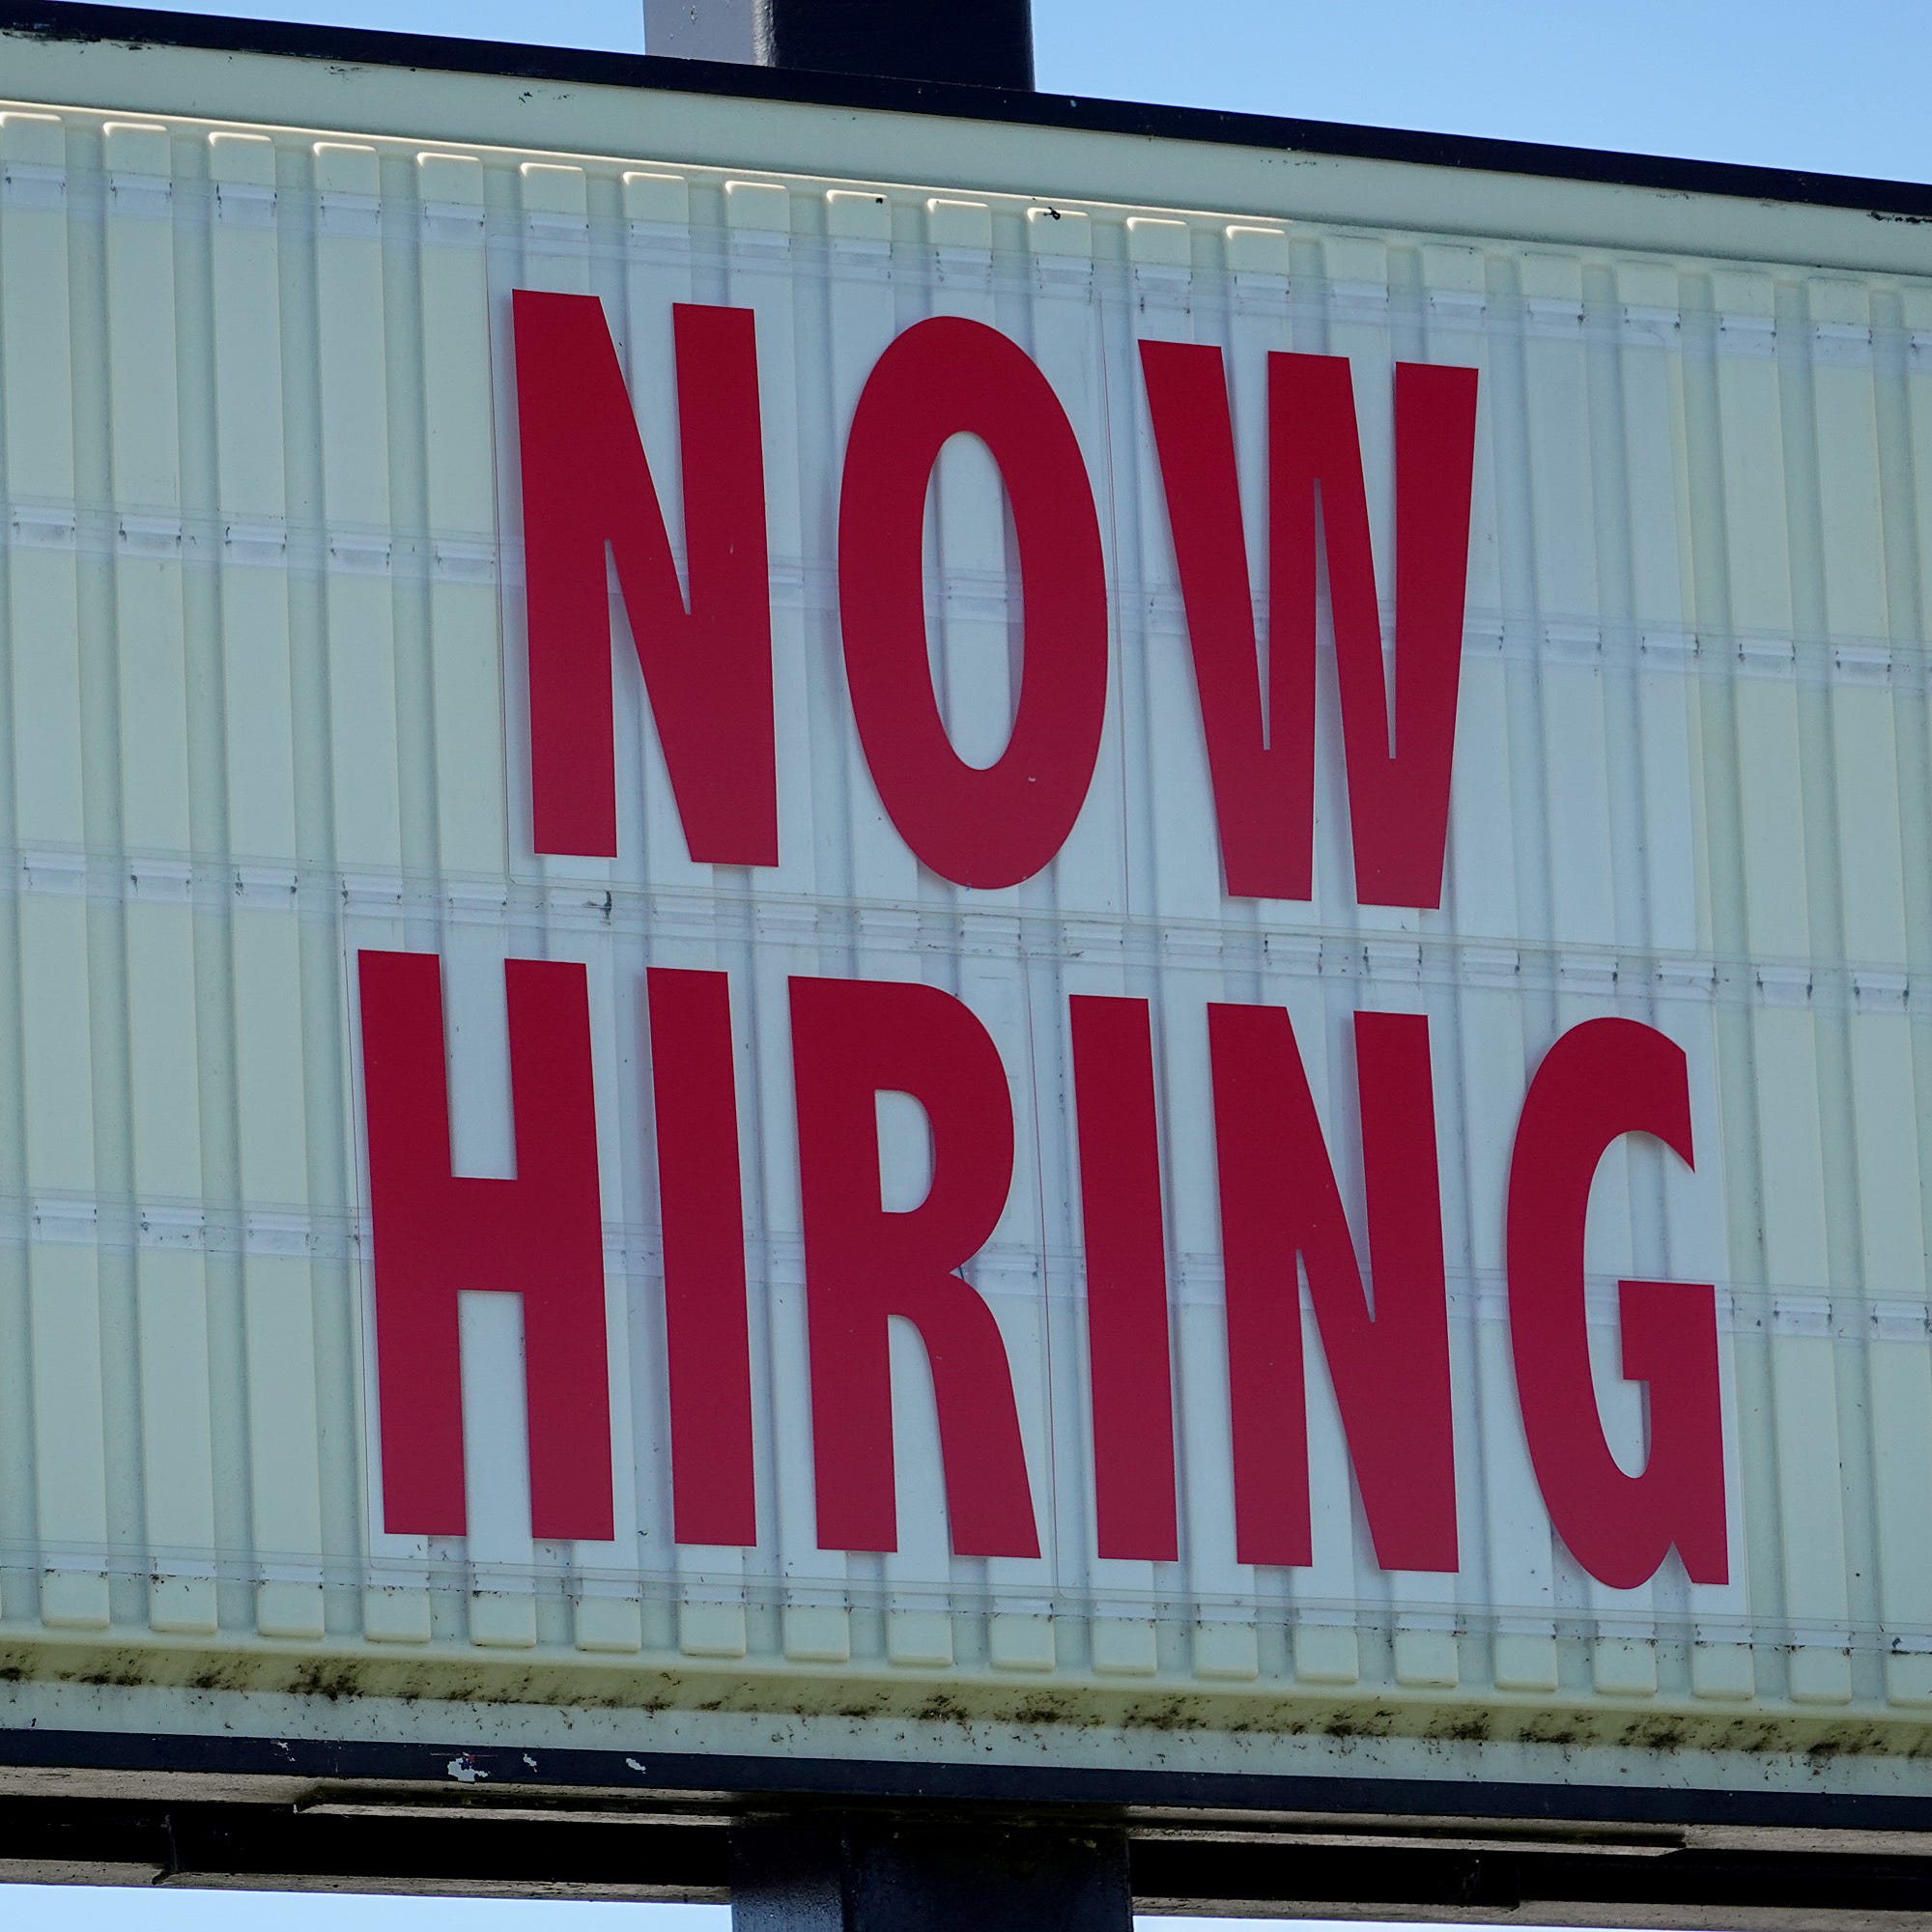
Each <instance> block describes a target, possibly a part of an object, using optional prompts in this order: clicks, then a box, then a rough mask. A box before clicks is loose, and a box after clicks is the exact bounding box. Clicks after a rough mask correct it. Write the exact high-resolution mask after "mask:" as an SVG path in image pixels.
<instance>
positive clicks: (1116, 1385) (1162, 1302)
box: [1069, 995, 1180, 1563]
mask: <svg viewBox="0 0 1932 1932" xmlns="http://www.w3.org/2000/svg"><path fill="white" fill-rule="evenodd" d="M1069 1004H1070V1006H1071V1008H1072V1026H1073V1095H1074V1107H1075V1111H1076V1114H1077V1117H1078V1121H1079V1131H1080V1219H1081V1225H1082V1228H1083V1230H1084V1237H1085V1244H1086V1251H1087V1358H1088V1362H1089V1364H1090V1365H1091V1374H1092V1380H1093V1391H1094V1513H1095V1518H1096V1523H1095V1527H1096V1530H1097V1534H1098V1548H1097V1550H1096V1552H1095V1553H1096V1554H1098V1555H1101V1556H1129V1557H1139V1558H1141V1559H1143V1560H1144V1561H1147V1562H1151V1563H1163V1562H1164V1563H1172V1562H1174V1561H1175V1559H1176V1558H1177V1557H1178V1556H1179V1554H1180V1532H1179V1525H1178V1524H1177V1522H1176V1509H1175V1486H1174V1388H1173V1369H1172V1361H1171V1355H1170V1350H1169V1348H1168V1335H1167V1241H1166V1236H1165V1235H1164V1233H1163V1232H1162V1224H1161V1212H1160V1143H1159V1140H1158V1138H1157V1136H1156V1126H1155V1121H1154V1100H1153V1040H1152V1036H1151V1028H1150V1025H1149V1020H1148V1003H1147V1002H1146V1001H1145V1000H1107V999H1087V998H1081V997H1079V996H1077V995H1076V996H1075V997H1074V999H1073V1000H1072V1001H1071V1002H1070V1003H1069Z"/></svg>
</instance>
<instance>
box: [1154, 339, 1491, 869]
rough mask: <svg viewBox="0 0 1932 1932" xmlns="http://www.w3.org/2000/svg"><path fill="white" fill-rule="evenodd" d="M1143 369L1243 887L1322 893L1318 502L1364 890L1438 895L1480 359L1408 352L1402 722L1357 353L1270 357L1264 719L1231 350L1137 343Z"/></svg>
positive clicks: (1219, 808)
mask: <svg viewBox="0 0 1932 1932" xmlns="http://www.w3.org/2000/svg"><path fill="white" fill-rule="evenodd" d="M1141 368H1142V372H1143V374H1144V375H1145V377H1146V381H1147V389H1148V406H1149V409H1150V411H1151V415H1152V419H1153V434H1154V445H1155V448H1156V450H1157V451H1158V453H1159V457H1160V471H1161V484H1162V488H1163V489H1164V491H1165V493H1166V496H1167V515H1168V524H1169V526H1170V528H1171V529H1172V531H1173V535H1174V552H1175V562H1176V565H1177V567H1178V569H1179V573H1180V591H1181V601H1182V603H1183V605H1184V606H1185V608H1186V611H1187V634H1188V639H1189V642H1190V644H1191V646H1192V648H1193V654H1194V677H1195V683H1196V686H1197V688H1198V690H1199V692H1200V696H1201V720H1202V725H1203V726H1204V728H1205V730H1206V732H1207V737H1208V772H1209V775H1210V777H1211V779H1212V781H1213V787H1214V810H1215V813H1216V815H1217V817H1218V818H1219V820H1220V826H1221V859H1222V866H1223V868H1224V870H1225V872H1226V875H1227V881H1228V890H1229V892H1231V893H1235V894H1238V895H1243V896H1246V897H1252V898H1284V899H1305V898H1308V897H1309V896H1310V895H1311V894H1312V890H1313V885H1312V880H1313V867H1314V831H1315V611H1316V603H1315V590H1316V563H1315V554H1316V529H1317V525H1318V515H1319V523H1320V528H1321V534H1322V538H1323V543H1324V547H1325V550H1326V554H1327V561H1328V592H1329V600H1330V604H1331V606H1332V609H1333V611H1334V619H1335V654H1336V664H1337V669H1338V672H1339V677H1340V685H1341V693H1342V739H1343V753H1344V760H1345V763H1346V765H1347V768H1348V781H1349V822H1350V835H1351V837H1352V839H1353V844H1354V853H1355V891H1356V894H1357V895H1358V896H1359V897H1360V899H1361V900H1362V902H1363V903H1364V904H1367V905H1399V906H1435V905H1439V904H1440V903H1441V902H1442V862H1443V849H1444V844H1445V841H1446V839H1447V837H1448V826H1449V774H1450V764H1451V760H1452V758H1453V756H1454V754H1455V749H1456V697H1457V692H1458V688H1459V685H1460V682H1461V675H1462V662H1463V586H1464V579H1465V575H1466V571H1467V563H1468V550H1469V491H1470V478H1471V474H1472V471H1473V469H1474V464H1475V434H1476V372H1475V370H1473V369H1452V368H1443V367H1439V366H1435V365H1432V364H1428V363H1409V362H1399V363H1397V364H1396V371H1395V433H1396V485H1395V490H1396V500H1395V521H1396V559H1395V567H1396V599H1395V602H1396V618H1395V635H1396V651H1395V662H1396V677H1395V720H1394V728H1393V732H1391V728H1390V720H1389V702H1388V686H1387V682H1386V679H1385V677H1384V675H1383V670H1382V638H1381V621H1380V616H1379V613H1378V603H1377V588H1376V570H1375V559H1374V557H1373V555H1372V554H1371V548H1370V542H1369V511H1368V500H1367V497H1366V496H1365V494H1364V491H1363V486H1362V453H1361V444H1360V441H1359V440H1358V438H1357V434H1356V428H1355V393H1354V387H1353V384H1352V381H1351V379H1350V370H1349V362H1348V358H1347V357H1346V356H1340V355H1270V356H1269V357H1268V609H1269V611H1270V613H1271V615H1270V623H1269V630H1268V693H1267V705H1266V711H1265V715H1264V710H1263V704H1262V687H1261V670H1260V666H1259V663H1258V660H1257V654H1256V648H1255V626H1254V605H1253V599H1252V596H1251V594H1250V590H1249V584H1248V560H1247V546H1246V544H1245V543H1244V541H1243V539H1242V535H1241V505H1240V497H1239V491H1238V487H1237V485H1236V478H1235V437H1234V429H1233V426H1232V424H1231V422H1230V419H1229V410H1228V383H1227V376H1226V373H1225V371H1224V369H1223V366H1222V361H1221V352H1220V351H1219V350H1218V349H1214V348H1209V347H1207V346H1204V345H1198V344H1194V343H1176V342H1143V343H1142V344H1141Z"/></svg>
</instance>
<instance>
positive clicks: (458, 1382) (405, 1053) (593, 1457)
mask: <svg viewBox="0 0 1932 1932" xmlns="http://www.w3.org/2000/svg"><path fill="white" fill-rule="evenodd" d="M357 963H358V968H359V977H360V980H361V986H362V1080H363V1087H364V1105H365V1107H366V1109H367V1113H368V1122H369V1202H370V1209H371V1218H372V1220H373V1222H374V1224H375V1236H376V1380H377V1391H378V1400H379V1401H380V1404H381V1406H382V1417H383V1526H384V1528H385V1529H387V1530H389V1531H391V1532H401V1533H402V1534H404V1535H411V1536H461V1535H462V1534H463V1531H464V1506H463V1504H464V1499H463V1382H462V1377H461V1374H460V1363H459V1354H460V1350H459V1345H458V1341H457V1321H456V1297H457V1293H458V1292H459V1291H460V1290H462V1289H499V1290H502V1291H504V1292H506V1293H512V1294H521V1295H522V1296H523V1297H524V1373H525V1378H526V1402H527V1403H528V1406H529V1440H530V1530H531V1533H532V1534H533V1535H535V1536H544V1537H551V1536H554V1537H582V1538H583V1539H585V1540H587V1541H590V1542H604V1541H607V1540H608V1539H609V1538H610V1537H611V1535H612V1534H613V1531H612V1528H611V1391H610V1385H609V1379H608V1376H609V1371H608V1369H607V1366H606V1351H605V1334H604V1224H603V1217H602V1213H601V1211H600V1209H599V1207H598V1197H597V1113H596V1107H595V1103H594V1102H593V1100H592V1097H591V1089H590V1005H589V997H588V993H587V990H586V985H585V979H584V972H583V968H582V966H576V965H567V964H557V963H552V962H549V961H545V960H540V959H506V960H505V961H504V962H503V984H504V990H505V992H506V994H507V996H508V1000H509V1009H510V1087H511V1095H512V1098H511V1106H512V1109H513V1111H514V1114H515V1119H516V1147H517V1178H516V1179H514V1180H471V1179H460V1178H458V1177H456V1176H453V1175H452V1174H451V1173H450V1171H449V1169H450V1154H449V1088H448V1083H447V1074H446V1070H445V1066H444V1061H443V1044H442V970H441V966H440V962H439V961H438V960H437V958H436V956H435V954H434V953H428V952H363V953H361V954H359V955H358V961H357Z"/></svg>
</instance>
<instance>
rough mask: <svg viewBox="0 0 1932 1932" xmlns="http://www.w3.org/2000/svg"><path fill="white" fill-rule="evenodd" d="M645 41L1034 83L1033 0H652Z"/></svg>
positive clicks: (984, 83) (655, 45)
mask: <svg viewBox="0 0 1932 1932" xmlns="http://www.w3.org/2000/svg"><path fill="white" fill-rule="evenodd" d="M644 47H645V51H646V52H649V53H654V54H683V55H687V56H690V57H692V58H694V59H697V60H723V61H744V62H750V63H753V64H754V65H757V66H760V67H786V68H804V69H808V70H812V71H817V72H820V73H865V74H885V75H888V76H890V77H891V78H893V79H895V80H945V81H957V82H963V83H965V84H967V85H969V86H975V87H1008V88H1019V89H1023V90H1025V91H1026V92H1028V93H1031V92H1032V90H1033V7H1032V0H644Z"/></svg>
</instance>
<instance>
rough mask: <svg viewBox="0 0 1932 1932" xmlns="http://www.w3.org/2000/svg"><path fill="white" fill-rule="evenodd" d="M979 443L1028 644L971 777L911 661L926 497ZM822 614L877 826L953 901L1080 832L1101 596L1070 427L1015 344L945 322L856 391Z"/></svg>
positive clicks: (1000, 882)
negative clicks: (1004, 524) (1001, 509)
mask: <svg viewBox="0 0 1932 1932" xmlns="http://www.w3.org/2000/svg"><path fill="white" fill-rule="evenodd" d="M955 436H977V437H978V438H980V440H981V441H982V442H984V443H985V445H986V447H987V448H988V449H989V450H990V451H991V452H992V456H993V461H994V462H995V463H997V464H998V465H999V467H1000V473H1001V474H1002V476H1004V477H1005V479H1006V485H1007V496H1008V500H1009V504H1010V505H1011V511H1012V525H1013V541H1014V543H1015V545H1016V547H1017V549H1018V552H1019V559H1020V581H1021V586H1022V589H1021V598H1022V609H1023V611H1024V621H1025V636H1026V639H1027V647H1026V658H1025V675H1024V677H1023V679H1022V681H1021V686H1020V697H1019V703H1018V706H1017V708H1016V713H1015V716H1014V719H1013V731H1012V736H1011V738H1010V739H1009V741H1008V744H1007V749H1006V750H1005V751H1004V752H1003V753H1001V754H1000V758H999V761H998V763H996V764H994V765H991V766H989V767H987V768H986V769H984V770H980V769H979V768H977V767H975V766H973V765H969V764H967V763H966V762H965V761H964V760H963V759H961V758H960V756H959V754H958V753H956V752H954V751H953V749H952V740H951V739H949V738H948V737H947V735H946V725H945V723H944V721H943V720H942V719H941V718H940V715H939V706H938V703H937V701H936V700H935V698H934V696H933V692H932V671H931V667H930V663H929V661H928V659H927V656H926V639H925V591H924V562H923V540H924V539H923V532H924V528H925V497H926V488H927V485H928V483H929V481H930V479H931V476H932V466H933V465H934V464H935V463H936V462H937V461H938V460H939V452H940V450H941V448H942V447H944V445H945V444H946V442H947V441H948V440H949V439H950V438H952V437H955ZM838 607H839V621H840V623H841V625H842V626H843V630H844V638H845V674H846V679H847V681H848V683H849V684H850V685H851V689H852V710H853V715H854V716H855V718H856V719H857V721H858V725H859V740H860V743H861V744H862V745H863V746H864V747H865V751H866V762H867V765H868V766H869V767H870V769H871V773H872V782H873V783H874V784H875V785H877V787H878V791H879V799H880V802H881V804H883V805H884V806H885V809H886V812H887V815H888V816H889V817H890V818H891V819H892V821H893V823H894V824H895V826H897V827H898V830H899V836H900V837H901V838H904V840H905V841H906V843H907V844H908V845H909V846H911V847H912V849H913V852H914V853H915V855H916V856H917V857H918V858H919V859H920V860H921V861H923V863H924V864H925V865H927V866H929V867H931V868H932V869H933V870H934V871H935V872H937V873H939V874H940V876H941V877H942V878H947V879H951V880H952V882H953V883H954V884H955V885H961V886H1011V885H1017V884H1018V883H1019V882H1020V880H1022V879H1028V878H1031V877H1032V876H1033V875H1034V874H1035V873H1036V872H1037V871H1039V870H1041V869H1042V867H1045V866H1047V865H1048V864H1049V863H1050V862H1051V861H1052V859H1053V855H1054V854H1055V853H1056V852H1058V851H1059V850H1060V847H1061V845H1062V844H1063V842H1064V841H1065V838H1066V835H1067V833H1068V832H1070V831H1071V830H1072V829H1073V821H1074V820H1075V819H1076V818H1077V817H1078V816H1079V815H1080V808H1081V805H1082V804H1083V803H1084V802H1085V800H1086V797H1087V787H1088V785H1089V784H1090V783H1091V782H1092V781H1093V777H1094V759H1095V758H1096V757H1097V756H1098V755H1099V750H1100V726H1101V723H1102V720H1103V719H1104V717H1105V715H1106V710H1107V580H1106V571H1105V568H1104V566H1103V564H1102V561H1101V555H1100V526H1099V523H1098V521H1097V519H1096V517H1095V515H1094V492H1093V490H1092V488H1091V487H1090V486H1089V483H1088V480H1087V466H1086V464H1085V463H1084V462H1083V461H1082V460H1081V456H1080V445H1079V443H1078V442H1077V441H1076V440H1074V436H1073V426H1072V425H1071V424H1070V423H1069V422H1068V421H1067V420H1066V412H1065V411H1064V410H1063V409H1062V408H1061V407H1060V399H1059V397H1058V396H1056V395H1055V394H1054V393H1053V389H1052V386H1051V385H1050V384H1048V382H1047V380H1046V378H1045V377H1044V376H1042V375H1041V374H1040V373H1039V370H1038V369H1037V367H1036V366H1035V364H1034V362H1033V360H1032V358H1031V357H1030V356H1028V355H1027V354H1026V352H1025V351H1024V350H1023V349H1021V348H1019V347H1018V345H1017V344H1015V343H1013V342H1010V341H1009V340H1008V339H1007V337H1005V336H1004V335H1002V334H1000V333H999V331H998V330H997V329H993V328H988V327H986V326H985V324H983V323H979V322H968V321H966V320H964V319H963V318H961V317H959V316H934V317H932V318H931V319H930V320H928V321H925V322H920V323H915V324H914V325H913V327H910V328H909V329H907V330H906V331H905V333H904V334H903V335H901V336H900V337H899V338H898V340H897V341H895V343H894V344H893V345H892V346H891V348H889V349H888V350H887V351H886V353H885V354H884V355H881V356H880V357H879V361H878V366H877V367H876V368H875V369H874V370H873V371H872V373H871V375H870V377H869V378H868V379H867V383H866V388H865V392H864V393H863V394H862V395H861V396H860V398H859V408H858V412H857V413H856V414H855V415H854V416H853V418H852V435H851V439H850V440H849V441H848V442H847V443H846V446H845V477H844V482H843V484H842V486H841V488H840V495H839V499H838Z"/></svg>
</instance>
